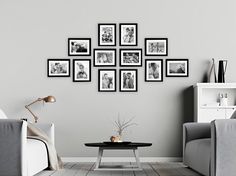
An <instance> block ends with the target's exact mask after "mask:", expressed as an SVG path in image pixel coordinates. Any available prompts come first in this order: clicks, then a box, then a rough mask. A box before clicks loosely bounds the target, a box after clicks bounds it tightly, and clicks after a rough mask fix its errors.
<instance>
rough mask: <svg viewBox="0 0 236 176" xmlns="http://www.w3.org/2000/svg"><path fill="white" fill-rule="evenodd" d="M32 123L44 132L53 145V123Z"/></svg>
mask: <svg viewBox="0 0 236 176" xmlns="http://www.w3.org/2000/svg"><path fill="white" fill-rule="evenodd" d="M32 125H34V126H35V127H37V128H39V129H41V130H42V131H43V132H45V133H46V134H47V136H48V137H49V139H51V142H52V144H53V145H54V146H55V127H54V124H53V123H33V124H32Z"/></svg>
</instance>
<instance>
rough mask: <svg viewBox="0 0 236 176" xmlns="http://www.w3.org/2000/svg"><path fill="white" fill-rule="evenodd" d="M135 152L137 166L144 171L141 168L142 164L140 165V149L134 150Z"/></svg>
mask: <svg viewBox="0 0 236 176" xmlns="http://www.w3.org/2000/svg"><path fill="white" fill-rule="evenodd" d="M133 152H134V156H135V159H136V163H137V166H138V168H139V169H142V167H141V164H140V159H139V153H138V149H137V148H136V149H133Z"/></svg>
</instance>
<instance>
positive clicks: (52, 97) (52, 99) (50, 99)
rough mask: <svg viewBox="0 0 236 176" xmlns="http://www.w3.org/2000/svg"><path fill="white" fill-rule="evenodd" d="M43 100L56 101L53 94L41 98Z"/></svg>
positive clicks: (47, 101)
mask: <svg viewBox="0 0 236 176" xmlns="http://www.w3.org/2000/svg"><path fill="white" fill-rule="evenodd" d="M43 101H44V102H46V103H54V102H56V98H55V97H54V96H51V95H50V96H47V97H45V98H43Z"/></svg>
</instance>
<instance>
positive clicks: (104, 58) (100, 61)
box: [93, 48, 116, 67]
mask: <svg viewBox="0 0 236 176" xmlns="http://www.w3.org/2000/svg"><path fill="white" fill-rule="evenodd" d="M93 66H94V67H115V66H116V49H111V48H108V49H105V48H104V49H101V48H95V49H94V50H93Z"/></svg>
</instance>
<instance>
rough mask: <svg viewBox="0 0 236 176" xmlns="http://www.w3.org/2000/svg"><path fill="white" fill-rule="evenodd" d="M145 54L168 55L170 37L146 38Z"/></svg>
mask: <svg viewBox="0 0 236 176" xmlns="http://www.w3.org/2000/svg"><path fill="white" fill-rule="evenodd" d="M144 45H145V56H168V38H145V39H144Z"/></svg>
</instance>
